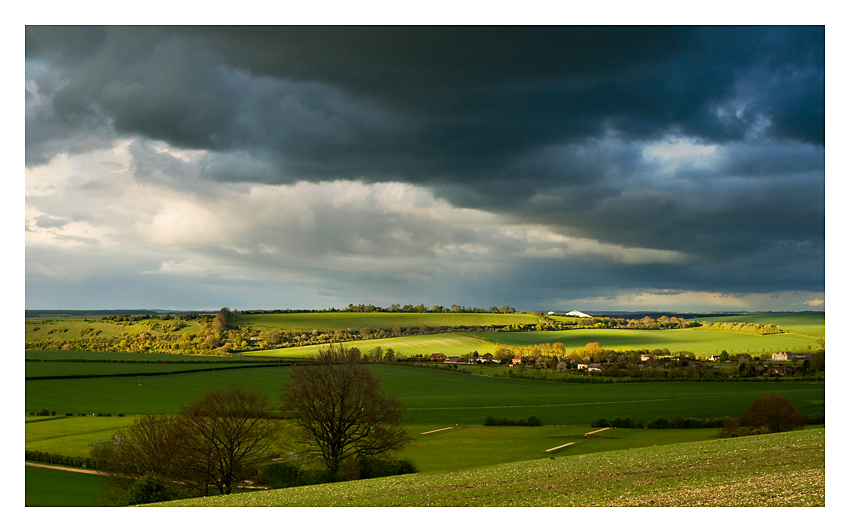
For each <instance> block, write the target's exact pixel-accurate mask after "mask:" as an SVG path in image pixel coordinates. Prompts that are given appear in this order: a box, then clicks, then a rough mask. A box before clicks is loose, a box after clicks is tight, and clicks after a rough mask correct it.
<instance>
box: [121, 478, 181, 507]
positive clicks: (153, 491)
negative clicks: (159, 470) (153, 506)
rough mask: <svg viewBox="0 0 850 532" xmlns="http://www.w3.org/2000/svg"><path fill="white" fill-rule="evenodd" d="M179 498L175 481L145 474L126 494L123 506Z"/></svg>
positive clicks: (122, 502)
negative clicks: (175, 488) (174, 485)
mask: <svg viewBox="0 0 850 532" xmlns="http://www.w3.org/2000/svg"><path fill="white" fill-rule="evenodd" d="M175 498H177V493H176V492H175V490H174V487H173V483H172V482H170V481H168V480H165V479H163V478H162V477H159V476H156V475H150V474H148V475H144V476H143V477H142V478H140V479H139V480H137V481H136V482H135V483H134V484H133V485H132V486H131V487H130V489H129V490H128V491H127V493H126V494H125V498H124V499H123V500H122V501H121V505H122V506H132V505H135V504H150V503H154V502H163V501H170V500H173V499H175Z"/></svg>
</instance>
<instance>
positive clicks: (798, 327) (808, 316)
mask: <svg viewBox="0 0 850 532" xmlns="http://www.w3.org/2000/svg"><path fill="white" fill-rule="evenodd" d="M696 321H708V322H712V323H714V322H730V321H732V322H735V321H737V322H746V323H763V324H767V323H769V324H772V325H778V326H779V327H781V328H782V329H783V330H786V331H789V332H800V333H803V334H808V335H812V336H817V337H821V338H822V337H823V336H824V335H825V334H826V332H825V331H826V314H825V313H823V312H789V313H785V312H783V313H779V314H742V315H738V316H711V317H707V318H700V319H698V320H696Z"/></svg>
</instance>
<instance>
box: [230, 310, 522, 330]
mask: <svg viewBox="0 0 850 532" xmlns="http://www.w3.org/2000/svg"><path fill="white" fill-rule="evenodd" d="M231 321H232V322H233V325H235V326H247V327H251V328H254V329H259V330H263V331H300V332H309V331H313V330H318V331H326V332H327V331H330V332H333V331H335V330H345V329H349V328H351V329H355V330H359V329H360V328H362V327H369V328H370V329H372V330H378V329H383V330H385V331H391V330H392V329H393V328H394V327H401V328H409V329H419V328H420V327H421V326H422V325H425V326H426V327H429V328H434V327H467V326H485V327H486V326H504V325H513V324H536V323H537V322H538V318H537V316H535V315H533V314H485V313H449V312H445V313H440V312H425V313H416V312H306V313H292V314H243V315H239V316H234V317H232V318H231Z"/></svg>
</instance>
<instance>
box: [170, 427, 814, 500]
mask: <svg viewBox="0 0 850 532" xmlns="http://www.w3.org/2000/svg"><path fill="white" fill-rule="evenodd" d="M825 464H826V461H825V432H824V429H812V430H803V431H795V432H786V433H780V434H767V435H762V436H748V437H744V438H732V439H724V440H715V441H703V442H693V443H681V444H675V445H659V446H657V447H647V448H641V449H629V450H624V451H610V452H604V453H595V454H587V455H578V456H570V457H568V458H556V459H554V460H551V459H542V460H530V461H525V462H514V463H510V464H501V465H497V466H488V467H481V468H477V469H471V470H467V471H453V472H447V473H441V474H423V473H417V474H412V475H404V476H398V477H385V478H378V479H368V480H358V481H352V482H340V483H337V484H322V485H316V486H301V487H296V488H288V489H282V490H268V491H261V492H256V493H242V494H234V495H229V496H225V497H206V498H198V499H185V500H182V501H171V502H167V503H160V504H159V505H158V506H323V507H324V506H416V507H423V506H825V504H826V481H825V476H826V466H825Z"/></svg>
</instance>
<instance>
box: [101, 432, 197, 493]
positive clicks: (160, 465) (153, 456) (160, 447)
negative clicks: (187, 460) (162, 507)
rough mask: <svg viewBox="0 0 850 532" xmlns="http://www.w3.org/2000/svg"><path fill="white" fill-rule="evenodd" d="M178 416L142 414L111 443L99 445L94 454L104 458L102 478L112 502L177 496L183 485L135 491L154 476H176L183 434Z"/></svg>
mask: <svg viewBox="0 0 850 532" xmlns="http://www.w3.org/2000/svg"><path fill="white" fill-rule="evenodd" d="M176 428H177V418H176V417H175V416H153V415H148V416H141V417H138V418H136V419H135V420H134V421H133V423H132V424H131V425H130V426H129V427H127V428H126V429H125V430H122V431H119V432H118V433H117V434H115V435H114V436H113V437H112V442H111V443H110V444H108V445H100V446H98V447H96V448H95V450H94V451H93V454H94V456H95V457H97V458H98V459H99V460H100V464H101V465H100V469H101V473H102V475H103V476H102V478H103V479H104V480H105V481H106V493H107V498H108V499H109V502H111V503H113V504H118V505H128V504H142V503H149V502H158V501H162V500H168V499H171V498H174V497H176V496H177V492H178V491H179V490H178V488H179V486H173V489H170V490H163V491H161V492H159V493H158V494H150V493H149V494H148V496H147V497H145V498H143V499H139V498H138V497H135V496H134V495H133V493H134V491H135V488H136V486H137V485H139V484H144V483H150V482H152V481H154V479H160V480H166V482H162V483H161V484H162V485H163V486H167V485H168V481H167V479H172V478H174V475H175V469H176V468H175V465H176V462H177V460H178V455H179V453H180V438H179V437H178V435H177V434H178V433H177V430H176Z"/></svg>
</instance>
